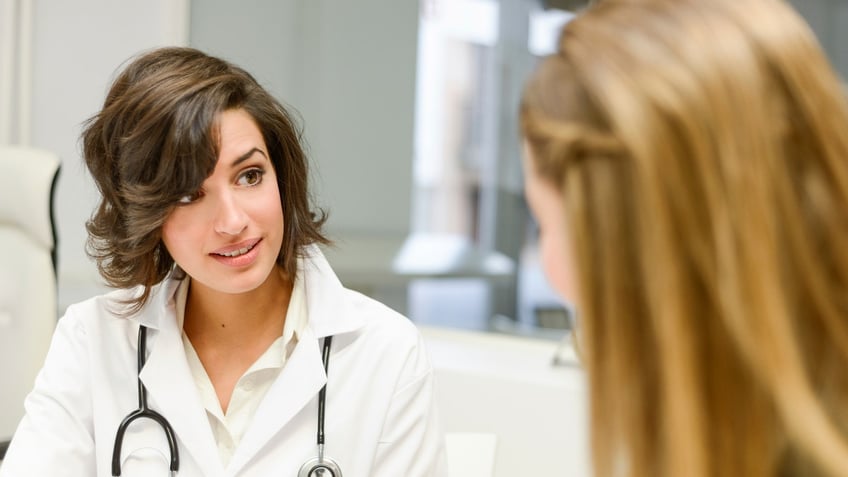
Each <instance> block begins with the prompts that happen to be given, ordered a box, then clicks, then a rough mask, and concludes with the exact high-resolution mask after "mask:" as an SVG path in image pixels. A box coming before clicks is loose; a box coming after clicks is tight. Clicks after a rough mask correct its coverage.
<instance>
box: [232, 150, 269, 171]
mask: <svg viewBox="0 0 848 477" xmlns="http://www.w3.org/2000/svg"><path fill="white" fill-rule="evenodd" d="M257 152H258V153H259V154H262V156H264V157H265V159H268V156H267V155H265V152H264V151H262V149H259V148H258V147H254V148H253V149H251V150H249V151H247V152H245V153H244V154H242V155H241V156H239V157H237V158H236V160H235V161H233V163H232V164H230V166H231V167H236V166H238V165H239V164H241V163H242V162H244V161H246V160H248V159H250V158H251V157H252V156H253V154H254V153H257Z"/></svg>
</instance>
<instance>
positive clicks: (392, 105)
mask: <svg viewBox="0 0 848 477" xmlns="http://www.w3.org/2000/svg"><path fill="white" fill-rule="evenodd" d="M191 11H192V13H191V15H192V19H191V20H192V21H191V41H190V44H191V45H192V46H195V47H197V48H200V49H203V50H206V51H209V52H211V53H214V54H217V55H220V56H223V57H224V58H227V59H229V60H231V61H233V62H235V63H236V64H239V65H241V66H243V67H245V68H246V69H247V70H249V71H251V72H252V73H254V74H255V76H257V79H258V80H259V81H260V82H263V83H264V84H265V85H266V86H267V87H268V88H269V89H270V90H271V91H272V92H273V93H275V94H276V95H277V97H278V98H279V99H281V100H282V101H284V102H285V103H288V104H290V105H292V106H293V107H294V108H295V109H296V110H298V111H299V112H300V114H301V116H302V119H303V126H304V130H305V137H306V139H307V142H308V145H309V150H308V153H309V155H310V157H311V159H312V160H313V164H314V166H313V168H314V172H315V174H314V178H315V179H316V180H315V182H314V183H313V184H314V188H313V191H314V193H315V196H316V199H317V200H316V202H317V204H318V205H320V206H324V207H326V208H327V209H329V211H330V221H329V223H328V230H329V232H330V234H331V235H332V236H333V237H335V238H343V237H344V236H348V235H362V234H365V235H393V236H399V237H403V236H405V235H406V233H407V232H408V230H409V211H410V205H409V203H410V186H411V175H412V169H411V168H412V153H413V148H412V134H413V116H414V114H413V107H414V97H415V64H416V62H415V55H416V41H417V40H416V39H417V27H418V0H357V1H353V2H349V1H337V0H286V1H273V0H252V1H245V2H239V3H236V2H231V1H227V0H193V1H192V8H191Z"/></svg>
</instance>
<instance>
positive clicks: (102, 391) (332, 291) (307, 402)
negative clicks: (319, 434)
mask: <svg viewBox="0 0 848 477" xmlns="http://www.w3.org/2000/svg"><path fill="white" fill-rule="evenodd" d="M307 250H308V251H309V252H310V254H309V255H310V257H311V258H308V259H302V260H301V261H300V267H301V268H300V271H301V273H302V274H303V278H304V285H305V288H306V297H307V298H306V304H307V309H308V316H309V324H308V326H307V327H306V330H305V331H304V333H303V336H302V337H301V339H300V340H299V341H298V343H297V346H296V347H295V349H294V350H293V352H292V354H291V357H290V358H289V360H288V361H287V363H286V365H285V367H284V368H283V369H282V371H281V373H280V375H279V377H278V378H277V380H276V381H275V382H274V383H273V385H272V386H271V388H270V389H269V390H268V393H267V395H266V396H265V398H264V399H263V401H262V403H261V404H260V406H259V407H258V409H257V410H256V414H255V416H254V418H253V422H252V424H251V425H250V426H249V427H248V429H247V431H246V432H245V434H244V436H243V438H242V440H241V443H240V444H239V446H238V448H237V449H236V450H235V453H234V454H233V456H232V459H231V461H230V463H229V466H228V467H227V468H224V467H223V465H222V463H221V459H220V457H219V454H218V449H217V447H216V443H215V442H214V438H213V435H212V432H211V429H210V425H209V421H208V419H207V416H206V411H205V410H204V408H203V406H202V405H201V401H200V397H199V395H198V392H197V390H196V388H195V385H194V381H193V379H192V374H191V372H190V371H189V367H188V364H187V362H186V357H185V351H184V350H183V345H182V341H181V329H180V328H179V327H178V325H177V322H176V314H175V309H174V295H175V290H176V288H177V285H178V281H177V280H175V279H173V278H168V279H166V280H165V281H163V282H162V283H161V284H160V285H158V286H157V287H156V288H155V289H154V291H153V294H152V296H151V298H150V300H149V301H148V303H147V304H146V305H145V307H144V308H143V309H142V310H141V311H140V312H138V313H137V314H135V315H132V316H129V317H126V318H122V317H117V316H115V315H114V314H113V313H111V312H110V309H114V306H115V302H116V298H117V299H120V298H121V297H125V296H127V295H126V293H128V292H126V291H117V292H113V293H110V294H108V295H105V296H101V297H96V298H92V299H90V300H87V301H84V302H82V303H79V304H77V305H73V306H71V307H69V308H68V310H67V313H66V314H65V316H64V317H63V318H61V319H60V320H59V324H58V326H57V329H56V332H55V334H54V337H53V342H52V344H51V346H50V351H49V353H48V355H47V360H46V362H45V364H44V368H43V369H42V370H41V372H40V373H39V375H38V378H37V379H36V383H35V389H34V390H33V391H32V393H31V394H30V395H29V396H28V397H27V399H26V416H25V417H24V419H23V420H22V422H21V424H20V426H19V428H18V430H17V432H16V433H15V436H14V438H13V441H12V444H11V446H10V448H9V451H8V454H7V455H6V460H5V461H4V462H3V465H2V467H0V477H31V476H51V477H57V476H69V477H71V476H72V477H85V476H95V475H96V476H110V475H112V474H111V456H112V447H113V444H114V439H115V433H116V431H117V428H118V425H119V424H120V422H121V420H122V419H123V418H124V417H125V416H126V415H127V414H128V413H129V412H130V411H133V410H134V409H136V408H137V399H138V398H137V384H136V383H137V381H136V369H137V368H136V350H137V333H138V329H139V324H142V323H143V324H145V325H146V326H148V327H149V328H150V330H149V332H148V345H147V349H148V356H149V357H148V359H147V363H146V364H145V366H144V369H143V370H142V372H141V379H142V381H143V382H144V384H145V386H146V387H147V390H148V402H149V405H150V407H151V408H152V409H154V410H156V411H158V412H160V413H161V414H162V415H163V416H165V418H166V419H168V421H169V422H170V423H171V425H172V426H173V428H174V430H175V432H176V436H177V443H178V445H179V457H180V471H179V473H178V475H179V476H185V477H224V476H228V477H229V476H232V477H235V476H256V477H269V476H296V475H297V471H298V469H299V468H300V467H301V465H302V464H303V462H305V461H306V460H308V459H310V458H312V457H315V456H316V454H317V446H316V426H317V402H318V391H319V390H320V389H321V387H322V386H323V385H324V383H325V382H327V375H326V374H325V373H324V368H323V365H322V361H321V349H320V338H322V337H324V336H333V337H334V338H333V346H332V353H331V358H330V363H329V376H330V379H329V384H328V386H327V400H326V403H327V404H326V406H327V407H326V423H325V432H326V447H325V454H326V455H327V456H330V457H332V458H334V459H335V460H336V461H337V462H338V463H339V464H340V467H341V470H342V472H343V473H344V476H345V477H377V476H386V477H400V476H435V475H444V473H445V470H444V452H443V435H442V433H441V429H440V426H439V424H438V422H437V419H436V413H435V403H434V396H433V371H432V369H431V365H430V362H429V359H428V357H427V354H426V352H425V349H424V346H423V344H422V340H421V337H420V335H419V334H418V332H417V330H416V329H415V327H414V326H413V325H412V324H411V323H410V322H409V321H408V320H407V319H406V318H404V317H402V316H400V315H398V314H397V313H395V312H393V311H392V310H390V309H389V308H387V307H385V306H383V305H381V304H379V303H377V302H376V301H374V300H371V299H369V298H367V297H365V296H363V295H360V294H358V293H356V292H353V291H350V290H347V289H345V288H344V287H343V286H342V285H341V283H340V282H339V281H338V279H337V278H336V276H335V274H334V273H333V271H332V270H331V268H330V266H329V264H328V263H327V262H326V260H325V259H324V257H323V255H322V254H321V252H320V251H319V250H318V248H317V247H310V248H308V249H307ZM110 307H111V308H110ZM122 454H123V459H122V460H124V466H123V473H122V475H123V476H127V477H132V476H144V477H150V476H155V475H168V474H167V456H168V454H169V453H168V446H167V442H166V440H165V437H164V434H163V432H162V430H161V428H160V427H159V426H158V425H157V424H155V423H154V422H153V421H151V420H149V419H140V420H136V421H135V422H134V423H133V424H132V425H131V426H130V428H129V430H128V431H127V434H126V437H125V442H124V449H123V452H122ZM157 454H158V455H157Z"/></svg>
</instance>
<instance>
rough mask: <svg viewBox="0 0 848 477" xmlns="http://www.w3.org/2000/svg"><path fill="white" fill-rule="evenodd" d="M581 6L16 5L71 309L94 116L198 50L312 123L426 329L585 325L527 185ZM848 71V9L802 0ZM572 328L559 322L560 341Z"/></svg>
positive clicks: (364, 235) (65, 300) (320, 174)
mask: <svg viewBox="0 0 848 477" xmlns="http://www.w3.org/2000/svg"><path fill="white" fill-rule="evenodd" d="M585 3H586V2H585V1H579V0H556V1H555V0H547V1H545V0H420V1H417V0H358V1H340V0H246V1H241V2H232V1H229V0H146V1H119V2H115V1H107V0H70V1H69V0H0V6H2V10H0V112H2V115H0V116H2V117H0V144H23V145H32V146H35V147H40V148H44V149H48V150H50V151H53V152H54V153H56V154H58V155H59V156H60V158H61V160H62V172H61V176H60V179H59V181H58V183H57V189H56V204H55V206H56V220H57V227H58V230H57V232H58V234H57V235H58V291H59V300H58V301H59V308H60V310H59V312H60V313H61V311H62V310H64V308H65V307H66V306H67V305H69V304H71V303H73V302H76V301H79V300H81V299H84V298H86V297H88V296H91V295H92V294H95V293H99V292H100V291H102V290H104V287H103V285H102V283H101V281H100V279H99V277H98V275H97V272H96V269H95V267H94V265H93V263H92V262H91V261H90V260H89V259H88V258H87V256H86V255H85V252H84V243H85V229H84V223H85V220H86V219H87V218H88V216H89V214H90V212H91V210H92V209H93V207H94V204H95V202H96V200H97V192H96V190H95V188H94V187H93V185H92V183H91V181H90V179H88V178H87V177H86V174H85V171H84V168H83V166H82V161H81V159H80V154H79V149H80V147H79V143H78V137H79V133H80V131H81V123H82V122H83V121H84V120H85V119H86V118H88V117H89V116H91V115H92V114H94V113H95V112H96V111H97V110H98V108H99V106H100V105H101V103H102V100H103V97H104V95H105V92H106V89H107V87H108V84H109V82H110V81H111V79H112V78H113V77H114V74H115V72H116V70H117V69H118V68H119V67H120V66H121V65H122V63H123V62H124V61H126V60H127V59H128V58H129V57H131V56H132V55H135V54H137V53H139V52H141V51H144V50H147V49H150V48H153V47H156V46H163V45H190V46H193V47H197V48H200V49H203V50H205V51H207V52H209V53H211V54H214V55H218V56H221V57H224V58H226V59H228V60H231V61H233V62H235V63H237V64H239V65H241V66H243V67H245V68H246V69H247V70H248V71H250V72H252V73H253V74H254V75H255V76H256V77H257V79H258V80H259V81H260V82H261V83H262V84H263V85H265V86H266V87H267V88H268V89H269V90H270V91H272V92H273V93H274V94H275V95H276V96H277V97H278V98H279V99H281V100H282V101H284V102H285V103H286V104H287V105H288V106H290V107H291V108H292V109H293V110H294V111H296V113H297V114H299V116H300V118H301V122H302V127H303V132H304V140H305V143H306V146H307V150H308V153H309V156H310V157H311V159H312V161H313V164H314V166H313V190H314V195H315V203H316V205H317V206H319V207H322V208H324V209H326V210H327V211H328V212H329V213H330V220H329V225H328V231H329V234H330V236H331V237H332V238H333V239H334V240H335V242H336V244H335V246H334V247H332V248H330V249H328V250H327V254H328V257H329V258H330V260H331V262H332V263H333V265H334V267H335V268H336V270H337V272H338V273H339V275H340V276H341V278H342V280H343V281H344V282H345V283H346V284H347V285H348V286H349V287H351V288H355V289H358V290H361V291H363V292H365V293H367V294H369V295H372V296H374V297H376V298H378V299H380V300H381V301H384V302H385V303H387V304H389V305H390V306H392V307H394V308H396V309H397V310H398V311H401V312H402V313H405V314H407V315H408V316H409V317H410V318H411V319H413V320H414V321H416V322H418V323H422V324H434V325H440V326H442V325H443V326H448V327H457V328H466V329H478V330H495V331H504V332H511V333H523V334H536V335H540V336H545V335H546V333H547V331H548V330H562V329H564V328H567V327H568V326H569V323H570V313H569V312H570V309H571V307H570V306H569V305H568V304H564V303H561V302H560V301H559V300H558V299H557V298H556V297H555V296H554V295H553V293H552V292H551V291H550V289H549V288H548V286H547V284H546V282H545V280H544V278H543V276H542V273H541V269H540V267H539V261H538V256H537V253H536V249H535V234H536V231H535V225H534V223H533V221H532V219H531V218H530V216H529V214H528V211H527V206H526V204H525V202H524V199H523V196H522V177H521V166H520V147H519V146H520V141H519V138H518V133H517V130H518V126H517V123H516V110H517V107H518V101H519V97H520V92H521V88H522V84H523V82H524V80H525V78H526V77H527V75H528V74H529V72H530V71H531V69H532V67H533V65H534V63H535V61H536V59H537V58H538V57H539V56H541V55H544V54H548V53H550V52H551V51H552V49H553V47H554V40H555V38H556V34H557V32H558V31H559V28H560V27H561V26H562V25H563V24H564V23H565V22H566V21H567V20H568V19H569V18H570V17H571V15H572V14H571V13H570V12H571V11H574V10H577V9H579V8H580V7H582V6H583V5H584V4H585ZM792 3H793V4H794V5H795V6H796V7H797V8H798V9H799V11H800V12H801V13H802V14H803V15H804V16H805V17H806V18H807V20H808V21H809V22H810V23H811V24H812V26H813V27H814V29H815V30H816V32H817V34H818V35H819V38H820V39H821V41H822V42H823V43H824V46H825V48H826V49H827V50H828V52H829V54H830V55H831V58H832V60H833V61H834V62H835V64H836V65H837V66H838V68H839V69H840V71H841V72H842V73H843V75H844V74H845V72H846V71H848V2H845V1H844V0H794V1H793V2H792ZM551 336H556V332H554V334H553V335H551Z"/></svg>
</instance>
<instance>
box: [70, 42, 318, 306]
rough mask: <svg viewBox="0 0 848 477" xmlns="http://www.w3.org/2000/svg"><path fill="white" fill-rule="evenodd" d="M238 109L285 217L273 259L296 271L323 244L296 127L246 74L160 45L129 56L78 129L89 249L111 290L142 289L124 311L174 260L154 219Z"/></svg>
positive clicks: (196, 183)
mask: <svg viewBox="0 0 848 477" xmlns="http://www.w3.org/2000/svg"><path fill="white" fill-rule="evenodd" d="M231 109H243V110H244V111H246V112H248V113H249V114H250V115H251V116H252V117H253V119H254V120H255V122H256V124H257V126H258V127H259V129H260V131H261V132H262V136H263V138H264V140H265V144H266V146H267V147H268V152H269V154H270V156H271V157H270V159H271V162H272V163H273V167H274V171H275V173H276V176H277V186H278V187H279V191H280V199H281V202H282V210H283V215H284V217H285V220H284V224H285V225H284V227H285V230H284V233H283V244H282V248H281V250H280V253H279V257H278V259H277V261H278V263H279V265H280V266H281V267H282V268H283V270H284V271H285V272H286V273H287V274H288V276H289V277H294V276H295V274H296V272H297V257H298V254H299V253H301V251H303V247H304V246H305V245H308V244H311V243H328V240H327V238H326V237H325V236H324V235H323V233H322V231H321V227H322V225H323V223H324V221H325V219H326V214H325V213H324V212H323V211H320V210H319V211H318V212H317V213H316V212H313V211H312V209H311V207H310V195H309V192H308V165H307V159H306V156H305V154H304V151H303V149H302V147H301V143H300V140H301V133H300V130H299V129H298V128H297V126H296V122H295V121H294V119H293V118H292V116H291V115H290V114H289V112H288V111H287V110H286V109H285V107H283V105H282V104H281V103H280V102H279V101H277V100H276V99H274V98H273V97H272V96H271V95H270V94H269V93H268V92H267V91H266V90H265V89H264V88H262V86H260V85H259V83H257V81H256V80H255V79H254V78H253V77H252V76H251V75H250V74H249V73H247V72H246V71H245V70H243V69H242V68H239V67H238V66H235V65H233V64H231V63H229V62H226V61H224V60H222V59H219V58H215V57H213V56H209V55H207V54H205V53H203V52H201V51H198V50H195V49H191V48H174V47H169V48H160V49H156V50H152V51H149V52H146V53H144V54H141V55H140V56H138V57H136V58H135V59H134V60H133V61H131V62H130V63H129V64H128V65H127V66H126V67H125V68H124V69H123V71H122V72H121V73H120V74H119V75H118V77H117V78H116V79H115V81H114V82H113V84H112V86H111V88H110V90H109V92H108V94H107V96H106V100H105V102H104V104H103V108H102V110H101V111H100V112H99V113H98V114H96V115H95V116H93V117H92V118H90V119H89V120H88V121H87V122H86V124H85V128H84V131H83V134H82V143H83V156H84V159H85V164H86V166H87V167H88V170H89V171H90V173H91V175H92V177H93V178H94V181H95V183H96V184H97V188H98V189H99V190H100V193H101V195H102V198H101V200H100V203H99V205H98V206H97V208H96V210H95V212H94V213H93V215H92V217H91V219H90V220H89V221H88V222H87V223H86V228H87V230H88V234H89V239H88V246H87V250H88V253H89V255H90V256H92V257H93V258H94V259H95V260H96V262H97V266H98V269H99V271H100V274H101V275H102V276H103V278H104V279H105V280H106V282H107V283H108V284H109V285H110V286H112V287H119V288H130V287H137V286H140V287H141V289H142V291H141V293H140V294H139V295H138V296H137V298H135V299H134V300H133V301H131V302H129V303H128V304H129V305H131V309H132V310H138V309H140V308H141V307H142V306H143V305H144V303H145V302H146V301H147V299H148V298H149V296H150V292H151V288H152V287H153V286H154V285H156V284H158V283H159V282H161V281H162V280H163V279H164V278H165V277H166V276H167V274H168V273H169V272H170V271H171V269H172V267H173V266H174V260H173V258H172V257H171V255H170V254H169V253H168V250H167V249H166V248H165V245H164V243H163V242H162V237H161V230H162V224H163V222H164V221H165V219H166V218H167V217H168V215H169V213H170V212H171V211H172V210H173V208H174V207H175V206H176V204H177V202H178V201H179V199H180V198H181V197H183V196H185V195H187V194H189V193H192V192H194V191H196V190H198V189H199V188H200V186H201V184H202V183H203V181H204V180H205V179H206V178H207V177H208V176H209V175H210V174H211V173H212V171H213V170H214V168H215V163H216V162H217V156H218V149H219V144H218V139H217V138H218V134H217V126H218V125H217V118H218V116H219V114H220V113H221V112H223V111H226V110H231Z"/></svg>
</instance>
